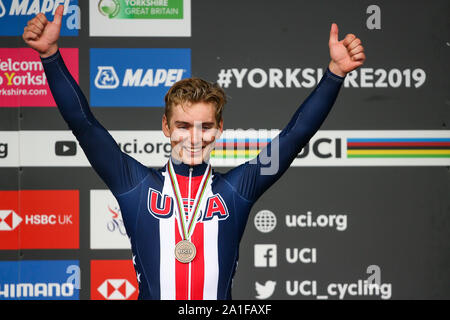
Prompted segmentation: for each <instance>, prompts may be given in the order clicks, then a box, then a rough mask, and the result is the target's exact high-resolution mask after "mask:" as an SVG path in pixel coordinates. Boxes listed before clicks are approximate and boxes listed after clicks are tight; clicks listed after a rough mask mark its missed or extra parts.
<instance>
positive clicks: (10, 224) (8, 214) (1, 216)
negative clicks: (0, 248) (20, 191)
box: [0, 210, 23, 231]
mask: <svg viewBox="0 0 450 320" xmlns="http://www.w3.org/2000/svg"><path fill="white" fill-rule="evenodd" d="M22 220H23V219H22V218H21V217H20V216H19V215H18V214H17V213H15V212H14V210H0V231H10V230H14V229H15V228H16V227H17V226H18V225H19V224H20V223H21V222H22Z"/></svg>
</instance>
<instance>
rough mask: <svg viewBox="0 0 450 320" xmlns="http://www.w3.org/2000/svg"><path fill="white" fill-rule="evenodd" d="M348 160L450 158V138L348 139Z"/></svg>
mask: <svg viewBox="0 0 450 320" xmlns="http://www.w3.org/2000/svg"><path fill="white" fill-rule="evenodd" d="M347 158H450V138H348V139H347Z"/></svg>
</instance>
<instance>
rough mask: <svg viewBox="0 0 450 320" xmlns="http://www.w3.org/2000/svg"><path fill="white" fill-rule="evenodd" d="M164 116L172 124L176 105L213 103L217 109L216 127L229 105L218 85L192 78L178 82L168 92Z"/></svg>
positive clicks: (165, 99) (165, 98)
mask: <svg viewBox="0 0 450 320" xmlns="http://www.w3.org/2000/svg"><path fill="white" fill-rule="evenodd" d="M164 101H165V108H164V114H165V116H166V118H167V122H168V123H169V122H170V116H171V112H172V108H173V107H174V106H176V105H181V106H182V107H183V106H184V105H185V104H187V103H188V104H191V103H197V102H206V103H212V104H213V106H214V108H215V119H216V125H219V123H220V121H221V120H222V112H223V108H224V106H225V104H226V103H227V99H226V95H225V91H224V90H223V89H222V88H221V87H220V86H219V85H218V84H217V83H210V82H208V81H205V80H203V79H200V78H196V77H192V78H187V79H182V80H180V81H178V82H176V83H175V84H174V85H173V86H172V87H171V88H170V89H169V91H167V93H166V95H165V97H164Z"/></svg>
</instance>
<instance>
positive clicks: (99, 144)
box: [23, 5, 149, 195]
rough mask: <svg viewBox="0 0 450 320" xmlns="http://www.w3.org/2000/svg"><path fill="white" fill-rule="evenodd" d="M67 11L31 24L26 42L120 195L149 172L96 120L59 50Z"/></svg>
mask: <svg viewBox="0 0 450 320" xmlns="http://www.w3.org/2000/svg"><path fill="white" fill-rule="evenodd" d="M63 9H64V7H63V6H62V5H60V6H59V7H58V8H57V10H56V12H55V18H54V20H53V22H49V21H48V20H47V19H46V17H45V15H44V14H42V13H40V14H38V15H37V16H36V17H35V18H33V19H32V20H30V21H29V22H28V25H27V27H25V30H24V34H23V39H24V40H25V42H26V43H27V44H28V45H29V46H30V47H31V48H33V49H35V50H36V51H38V52H39V55H40V57H41V61H42V64H43V66H44V71H45V74H46V76H47V80H48V84H49V87H50V90H51V92H52V95H53V98H54V99H55V101H56V104H57V106H58V109H59V111H60V112H61V115H62V116H63V118H64V120H65V121H66V122H67V124H68V126H69V128H70V129H71V130H72V132H73V134H74V135H75V137H76V139H77V140H78V142H79V143H80V146H81V148H82V149H83V151H84V153H85V154H86V157H87V158H88V160H89V162H90V163H91V165H92V167H93V168H94V170H95V171H96V172H97V173H98V174H99V176H100V177H101V178H102V180H103V181H104V182H105V183H106V185H107V186H108V187H109V188H110V190H111V191H112V192H113V193H114V194H115V195H119V194H122V193H125V192H127V191H129V190H131V189H132V188H133V187H135V186H136V185H137V184H138V183H139V182H140V181H142V179H143V178H144V177H145V176H146V175H147V174H148V172H149V169H148V168H147V167H145V166H144V165H142V164H141V163H139V162H138V161H136V160H135V159H134V158H132V157H130V156H129V155H127V154H126V153H123V152H122V151H121V150H120V148H119V146H118V145H117V143H116V142H115V141H114V139H113V138H112V136H111V135H110V134H109V132H108V131H107V130H106V129H105V128H104V127H103V126H102V125H101V124H100V123H99V122H98V121H97V120H96V119H95V117H94V115H93V114H92V112H91V110H90V108H89V104H88V102H87V99H86V97H85V96H84V94H83V93H82V91H81V89H80V87H79V86H78V84H77V83H76V81H75V80H74V79H73V77H72V75H71V74H70V72H69V70H68V69H67V67H66V65H65V63H64V61H63V59H62V57H61V54H60V52H59V50H58V46H57V40H58V38H59V32H60V29H61V20H62V14H63Z"/></svg>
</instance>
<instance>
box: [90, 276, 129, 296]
mask: <svg viewBox="0 0 450 320" xmlns="http://www.w3.org/2000/svg"><path fill="white" fill-rule="evenodd" d="M97 290H98V292H99V293H100V294H101V295H102V296H103V297H104V298H105V299H106V300H126V299H128V298H129V297H130V296H131V295H132V294H133V293H134V292H135V291H136V288H135V287H134V286H133V285H132V284H131V283H130V282H129V281H128V280H127V279H107V280H105V281H103V283H102V284H101V285H100V286H99V287H98V289H97Z"/></svg>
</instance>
